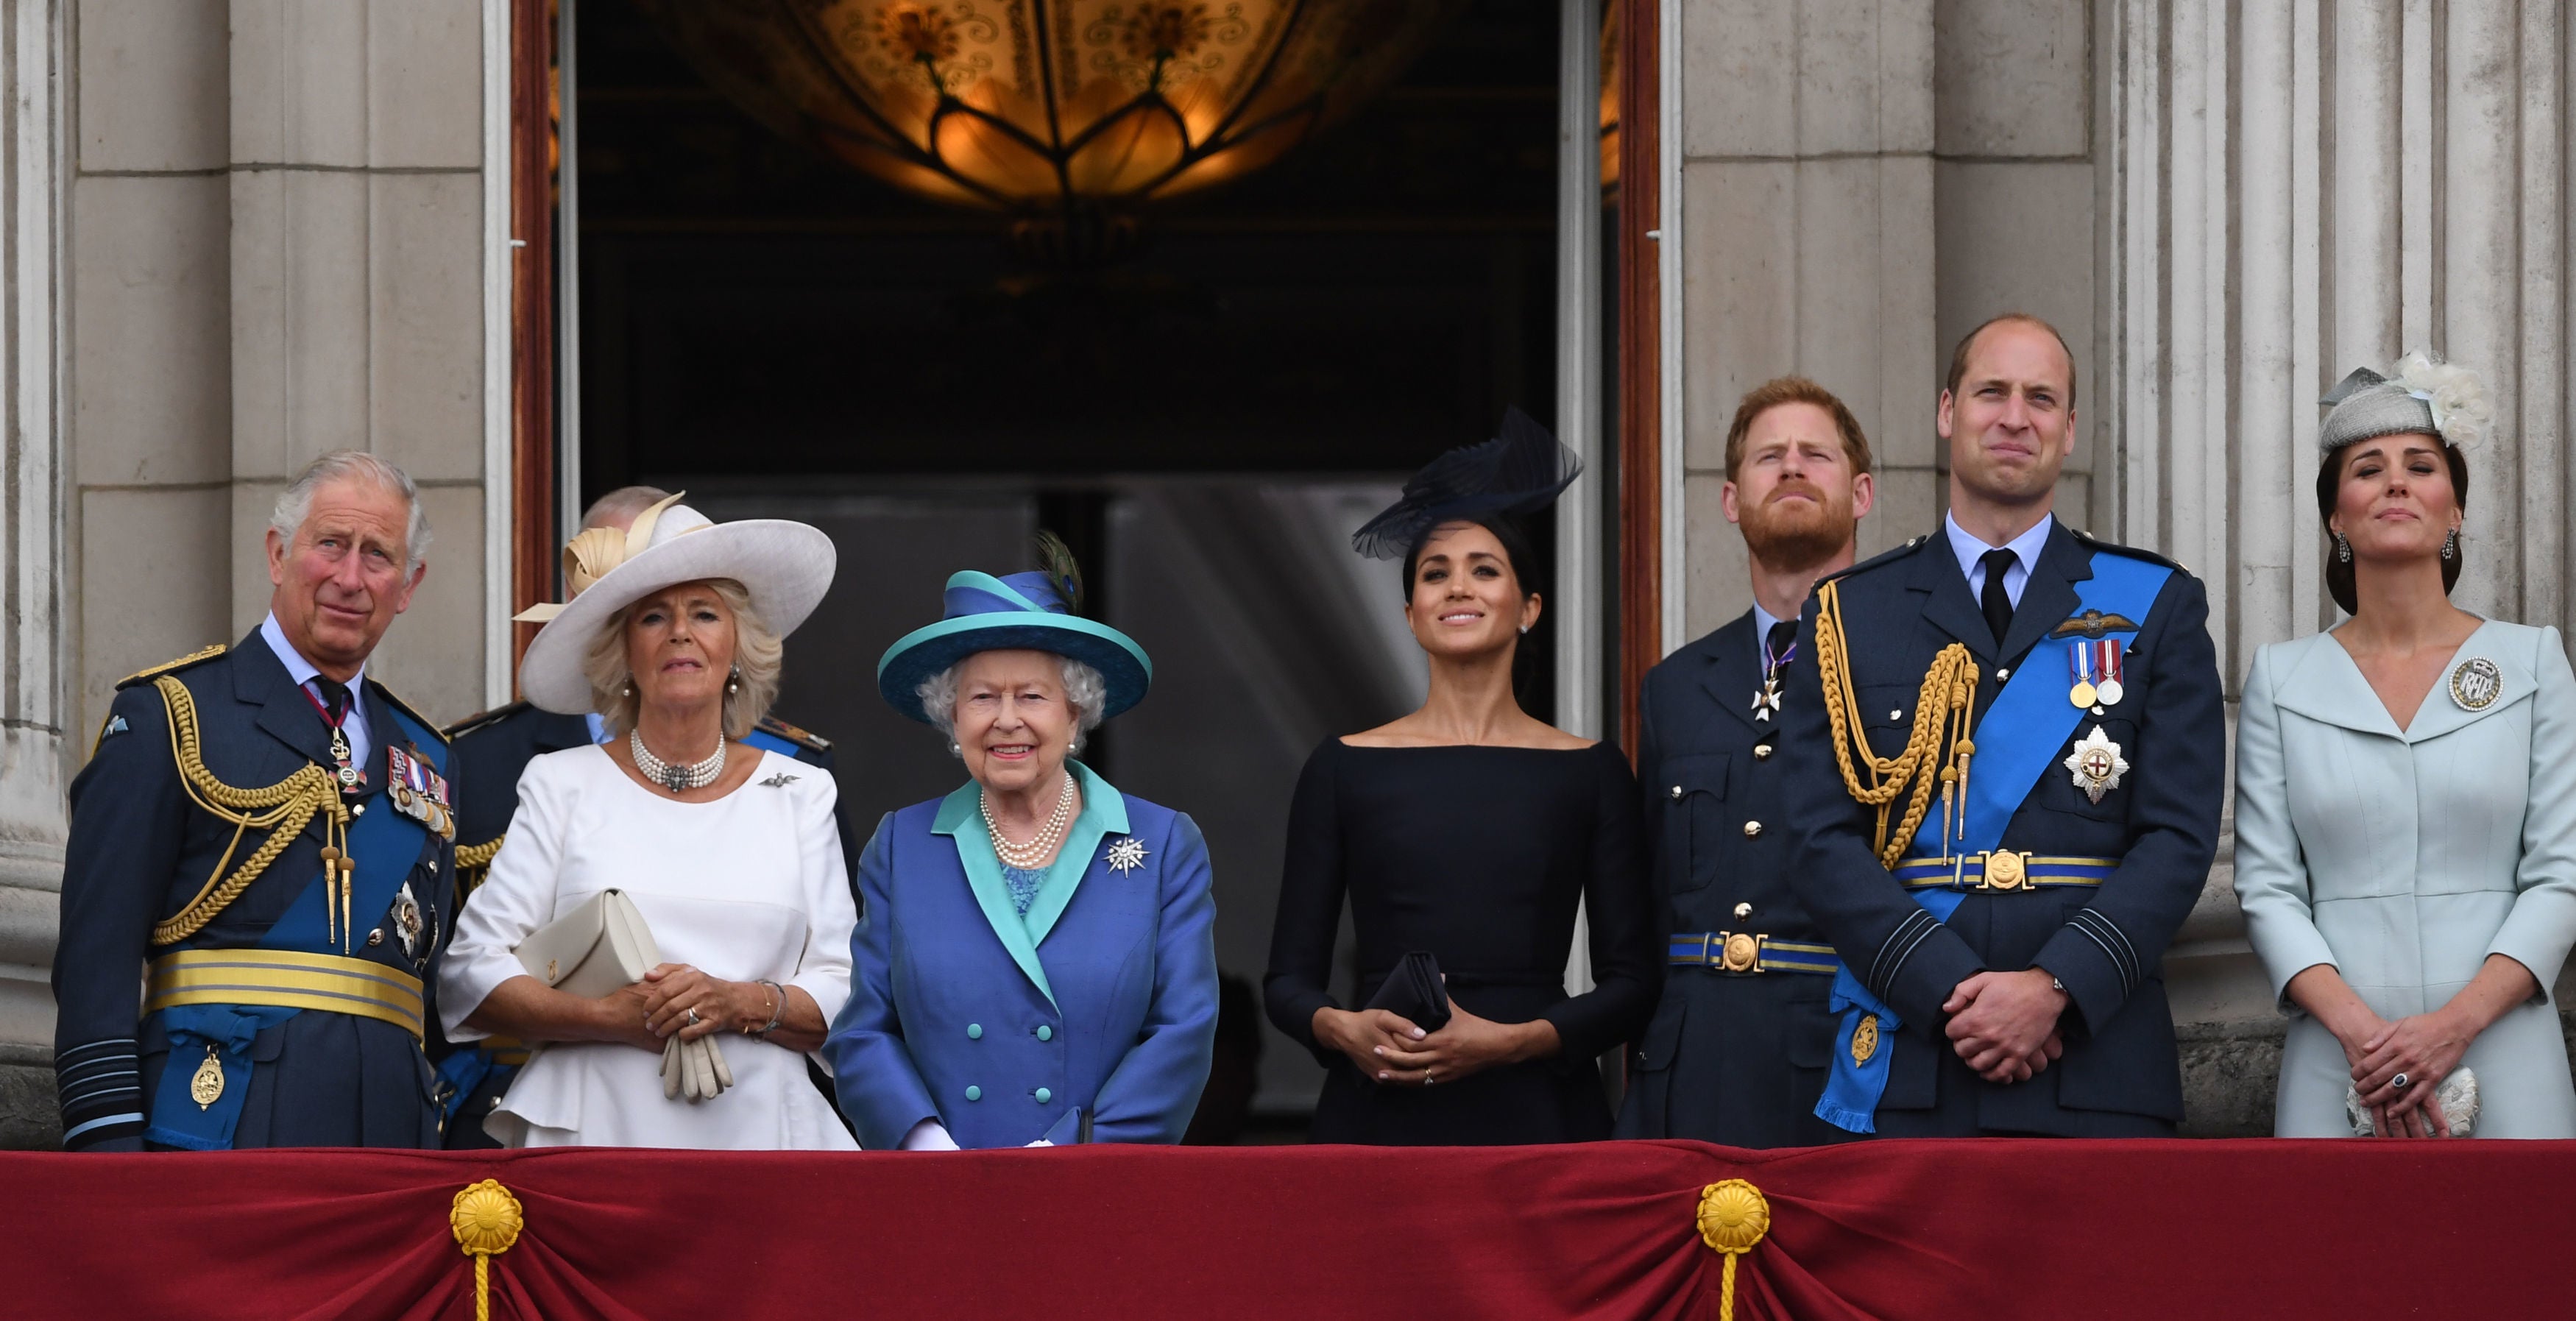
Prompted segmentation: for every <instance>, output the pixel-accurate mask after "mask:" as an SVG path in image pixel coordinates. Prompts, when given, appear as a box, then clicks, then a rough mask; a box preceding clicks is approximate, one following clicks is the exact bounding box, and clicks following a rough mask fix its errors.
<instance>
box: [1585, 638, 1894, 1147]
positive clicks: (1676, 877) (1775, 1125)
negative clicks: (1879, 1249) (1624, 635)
mask: <svg viewBox="0 0 2576 1321" xmlns="http://www.w3.org/2000/svg"><path fill="white" fill-rule="evenodd" d="M1806 664H1808V661H1807V659H1806V654H1805V653H1804V652H1801V653H1798V656H1797V658H1796V659H1795V660H1793V661H1792V662H1791V668H1792V669H1795V668H1797V667H1800V666H1804V665H1806ZM1784 686H1785V685H1784ZM1761 687H1762V640H1761V638H1760V637H1758V636H1757V635H1756V630H1755V624H1754V618H1753V612H1752V611H1750V610H1747V611H1745V612H1744V614H1743V615H1742V616H1740V617H1739V618H1737V619H1736V620H1735V622H1733V623H1731V624H1728V625H1726V626H1725V627H1723V628H1720V629H1718V630H1717V631H1715V632H1713V633H1710V634H1709V635H1708V636H1706V637H1704V638H1701V639H1700V640H1699V641H1697V642H1694V643H1691V644H1690V645H1689V646H1686V647H1684V648H1682V649H1681V650H1679V651H1676V652H1674V653H1673V654H1672V655H1671V656H1669V657H1666V658H1665V659H1664V661H1663V662H1662V663H1661V664H1659V665H1657V666H1655V667H1654V668H1653V669H1651V670H1648V671H1647V672H1646V680H1645V684H1644V686H1643V687H1642V688H1641V689H1640V691H1639V693H1638V699H1637V709H1638V723H1639V724H1640V725H1641V726H1642V730H1643V733H1642V736H1641V737H1640V739H1639V741H1638V745H1637V749H1638V750H1637V782H1638V784H1639V786H1640V787H1641V788H1642V789H1643V790H1644V792H1645V802H1646V838H1647V839H1648V841H1650V843H1651V845H1652V847H1653V849H1654V859H1655V861H1654V882H1655V895H1656V899H1657V902H1658V909H1657V913H1658V916H1657V920H1658V921H1659V922H1661V923H1662V924H1663V926H1662V932H1663V934H1664V935H1666V936H1673V935H1679V934H1698V933H1701V932H1718V931H1750V932H1756V933H1759V934H1762V935H1766V936H1769V937H1771V938H1772V939H1774V940H1789V941H1800V942H1806V943H1811V944H1822V943H1824V936H1823V934H1822V933H1821V932H1820V931H1819V930H1818V929H1817V927H1816V924H1815V922H1814V921H1813V920H1812V919H1810V918H1809V917H1808V916H1807V910H1806V909H1805V907H1803V906H1802V905H1801V904H1800V903H1799V901H1798V895H1797V891H1796V889H1795V888H1794V887H1792V886H1791V885H1790V883H1789V863H1790V840H1789V832H1788V831H1787V830H1785V829H1783V828H1782V826H1781V820H1782V816H1783V809H1784V807H1785V805H1786V801H1787V795H1786V792H1785V790H1786V788H1787V784H1788V768H1787V764H1786V763H1787V761H1788V759H1787V758H1786V757H1785V756H1782V755H1780V753H1781V749H1780V738H1781V733H1782V730H1781V723H1780V717H1779V716H1777V715H1774V716H1773V717H1772V718H1771V719H1769V720H1756V719H1754V712H1753V695H1754V693H1756V692H1757V691H1759V690H1760V689H1761ZM1739 905H1744V906H1749V911H1748V912H1747V914H1746V915H1745V916H1744V917H1742V918H1738V917H1737V916H1736V915H1735V914H1736V909H1737V907H1738V906H1739ZM1832 985H1833V979H1832V978H1830V977H1822V976H1816V975H1812V974H1806V973H1797V972H1783V971H1765V972H1757V973H1750V974H1739V973H1726V972H1720V971H1717V970H1714V969H1708V968H1697V967H1679V968H1672V969H1669V970H1667V973H1666V976H1665V977H1664V991H1663V999H1662V1001H1661V1003H1659V1004H1658V1005H1657V1006H1656V1007H1655V1017H1654V1020H1653V1021H1652V1022H1651V1023H1650V1024H1648V1026H1647V1028H1646V1033H1645V1036H1644V1037H1643V1038H1641V1039H1640V1041H1639V1044H1638V1048H1637V1052H1636V1054H1635V1056H1634V1057H1633V1058H1632V1059H1631V1061H1630V1063H1631V1064H1632V1066H1633V1068H1632V1070H1631V1073H1630V1076H1629V1081H1628V1095H1627V1099H1626V1101H1625V1102H1624V1103H1623V1104H1622V1106H1621V1108H1620V1112H1619V1136H1621V1137H1625V1138H1696V1139H1698V1140H1700V1141H1703V1142H1719V1143H1724V1144H1726V1145H1728V1146H1736V1147H1790V1146H1816V1145H1820V1144H1823V1143H1827V1142H1835V1141H1840V1140H1842V1139H1845V1138H1848V1137H1850V1136H1851V1135H1850V1134H1848V1133H1845V1132H1844V1131H1843V1130H1841V1129H1839V1128H1836V1127H1834V1126H1833V1125H1831V1124H1828V1123H1826V1122H1824V1121H1823V1120H1821V1119H1818V1118H1816V1116H1815V1113H1814V1112H1815V1108H1816V1099H1817V1097H1818V1096H1819V1095H1821V1094H1822V1092H1823V1091H1824V1086H1825V1076H1826V1065H1827V1063H1828V1062H1829V1061H1830V1059H1831V1058H1832V1052H1833V1049H1834V1020H1833V1017H1832V1016H1831V1015H1830V1014H1829V1013H1828V1012H1827V1011H1826V1008H1825V996H1826V993H1827V992H1828V991H1829V990H1830V989H1831V988H1832Z"/></svg>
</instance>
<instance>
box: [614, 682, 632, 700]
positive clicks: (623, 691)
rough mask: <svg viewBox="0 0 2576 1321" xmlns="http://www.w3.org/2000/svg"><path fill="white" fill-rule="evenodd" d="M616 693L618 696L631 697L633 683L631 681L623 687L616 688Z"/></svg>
mask: <svg viewBox="0 0 2576 1321" xmlns="http://www.w3.org/2000/svg"><path fill="white" fill-rule="evenodd" d="M617 695H618V696H620V697H633V696H634V695H635V685H634V684H632V683H629V684H627V685H626V686H625V687H623V688H620V689H618V690H617Z"/></svg>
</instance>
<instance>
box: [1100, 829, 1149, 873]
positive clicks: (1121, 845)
mask: <svg viewBox="0 0 2576 1321" xmlns="http://www.w3.org/2000/svg"><path fill="white" fill-rule="evenodd" d="M1105 861H1107V862H1108V864H1109V870H1111V871H1114V872H1122V873H1123V872H1131V871H1134V870H1136V869H1137V868H1139V867H1142V866H1144V865H1145V845H1144V842H1143V841H1141V840H1139V839H1137V838H1136V837H1135V836H1134V835H1121V836H1119V837H1118V840H1117V842H1115V843H1113V844H1111V845H1110V846H1109V856H1108V858H1107V859H1105Z"/></svg>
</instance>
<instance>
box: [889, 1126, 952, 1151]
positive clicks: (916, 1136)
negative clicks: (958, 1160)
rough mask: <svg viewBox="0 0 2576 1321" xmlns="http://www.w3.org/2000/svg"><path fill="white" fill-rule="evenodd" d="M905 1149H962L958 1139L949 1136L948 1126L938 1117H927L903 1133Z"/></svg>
mask: <svg viewBox="0 0 2576 1321" xmlns="http://www.w3.org/2000/svg"><path fill="white" fill-rule="evenodd" d="M903 1150H905V1151H962V1150H964V1148H962V1147H960V1146H958V1145H957V1139H955V1138H953V1137H950V1136H948V1126H947V1125H946V1124H943V1123H940V1122H939V1121H938V1120H936V1119H925V1120H922V1121H921V1122H920V1123H918V1124H915V1125H913V1126H912V1131H911V1132H909V1133H906V1134H904V1135H903Z"/></svg>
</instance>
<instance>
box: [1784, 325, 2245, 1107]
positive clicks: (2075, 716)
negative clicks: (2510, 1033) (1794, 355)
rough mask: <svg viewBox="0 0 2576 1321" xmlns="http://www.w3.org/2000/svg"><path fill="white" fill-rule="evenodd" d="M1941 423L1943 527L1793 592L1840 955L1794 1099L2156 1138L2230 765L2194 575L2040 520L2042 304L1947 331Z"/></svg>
mask: <svg viewBox="0 0 2576 1321" xmlns="http://www.w3.org/2000/svg"><path fill="white" fill-rule="evenodd" d="M1938 422H1939V430H1940V434H1941V436H1942V438H1943V439H1945V440H1947V441H1948V442H1949V445H1950V488H1949V494H1950V512H1949V514H1948V516H1947V517H1946V518H1945V519H1944V520H1943V525H1942V528H1941V530H1940V531H1939V532H1936V533H1934V534H1933V535H1931V536H1930V537H1928V538H1917V539H1916V540H1915V541H1914V543H1913V544H1911V545H1908V546H1906V547H1905V548H1903V549H1901V550H1897V551H1893V552H1890V553H1889V554H1886V555H1882V556H1880V557H1878V558H1876V559H1873V560H1871V561H1869V562H1867V563H1864V564H1862V565H1860V566H1859V567H1857V568H1854V569H1852V570H1850V571H1849V572H1847V573H1844V574H1842V575H1840V576H1839V577H1835V578H1828V579H1826V580H1824V581H1823V582H1821V583H1819V584H1818V586H1817V592H1816V596H1815V598H1814V599H1812V600H1811V601H1809V602H1808V604H1807V609H1806V613H1805V619H1804V623H1803V624H1802V626H1801V628H1800V632H1799V639H1798V645H1799V654H1800V656H1801V658H1802V661H1801V663H1800V664H1799V665H1798V666H1797V667H1796V668H1795V669H1794V670H1792V672H1791V677H1792V683H1791V685H1790V690H1789V697H1788V701H1787V702H1786V704H1785V709H1784V711H1783V712H1782V717H1781V719H1782V722H1783V723H1784V724H1785V725H1786V726H1787V728H1786V730H1785V731H1784V733H1783V736H1782V737H1783V740H1784V743H1785V754H1786V756H1787V757H1788V760H1789V766H1788V770H1789V772H1790V776H1791V784H1792V792H1791V794H1790V796H1789V803H1788V810H1787V816H1786V824H1787V825H1788V827H1789V833H1790V834H1791V836H1792V840H1793V862H1792V864H1791V874H1792V876H1794V877H1795V878H1796V884H1797V887H1798V894H1799V897H1800V898H1801V899H1802V900H1803V901H1804V902H1805V904H1806V907H1807V911H1808V912H1809V913H1811V914H1813V915H1814V916H1815V918H1816V920H1817V922H1818V923H1819V924H1820V925H1821V926H1822V928H1823V930H1824V933H1825V935H1826V937H1827V939H1828V940H1830V941H1831V943H1832V944H1833V946H1834V948H1835V949H1836V950H1837V951H1839V952H1840V954H1841V958H1842V963H1843V967H1842V970H1841V971H1840V972H1838V973H1837V974H1836V976H1835V980H1834V989H1833V992H1832V1000H1831V1003H1832V1005H1833V1008H1834V1009H1835V1011H1836V1012H1837V1013H1838V1014H1839V1015H1840V1024H1839V1028H1838V1032H1837V1036H1836V1039H1835V1050H1834V1057H1833V1073H1832V1076H1831V1077H1830V1078H1829V1079H1828V1081H1827V1084H1826V1088H1825V1096H1824V1098H1823V1099H1822V1100H1821V1101H1820V1102H1819V1103H1818V1105H1817V1113H1818V1115H1819V1116H1821V1117H1823V1118H1825V1119H1826V1120H1827V1121H1828V1122H1831V1123H1833V1124H1835V1125H1836V1126H1838V1127H1841V1128H1844V1129H1846V1130H1849V1131H1853V1132H1873V1131H1874V1132H1878V1133H1882V1134H1887V1135H1891V1136H1899V1137H1935V1136H1949V1137H1956V1136H1967V1135H1974V1134H2000V1133H2015V1134H2040V1135H2057V1136H2066V1137H2156V1136H2170V1135H2171V1134H2172V1133H2173V1132H2174V1129H2175V1124H2176V1122H2177V1121H2179V1120H2180V1119H2181V1117H2182V1078H2181V1069H2180V1066H2179V1061H2178V1057H2177V1052H2176V1049H2175V1045H2174V1030H2173V1015H2172V1011H2171V1009H2170V1008H2169V1007H2168V1006H2167V1004H2166V1001H2165V990H2164V981H2163V978H2162V976H2161V975H2160V972H2159V966H2160V965H2159V961H2160V960H2161V959H2162V958H2163V956H2164V951H2165V946H2166V944H2167V943H2168V942H2169V941H2171V940H2172V938H2173V935H2174V932H2175V931H2176V930H2177V929H2179V928H2180V927H2181V925H2182V922H2183V919H2184V917H2185V916H2187V915H2188V914H2189V913H2190V912H2191V908H2192V904H2193V902H2194V901H2195V900H2196V899H2197V898H2198V897H2199V895H2200V891H2201V887H2202V884H2203V882H2204V881H2205V880H2206V879H2207V877H2208V875H2209V865H2210V860H2211V857H2212V855H2213V854H2214V853H2215V852H2216V849H2217V843H2218V811H2219V798H2220V794H2221V793H2222V792H2223V791H2224V786H2225V784H2226V769H2227V763H2226V726H2225V723H2224V720H2223V717H2222V715H2221V713H2220V707H2219V680H2218V668H2217V662H2216V656H2215V651H2214V649H2213V648H2212V646H2211V643H2210V638H2209V629H2208V615H2209V607H2208V597H2207V594H2206V593H2205V592H2204V591H2203V589H2202V587H2201V584H2200V582H2199V580H2197V579H2195V578H2193V577H2192V576H2191V574H2190V573H2188V572H2186V571H2184V570H2183V569H2182V568H2181V567H2180V566H2178V565H2176V564H2174V563H2172V562H2171V561H2169V560H2164V559H2160V558H2158V557H2156V556H2153V555H2149V554H2147V553H2146V552H2143V551H2137V550H2131V549H2128V548H2126V547H2121V546H2113V545H2109V544H2106V543H2103V542H2099V541H2096V540H2093V539H2092V538H2090V537H2087V536H2085V535H2084V534H2082V533H2080V532H2076V531H2074V530H2072V529H2070V528H2068V527H2066V526H2065V525H2064V524H2063V523H2061V522H2059V521H2058V520H2057V519H2056V518H2055V517H2054V515H2053V513H2052V511H2051V504H2052V499H2053V496H2054V493H2055V491H2056V486H2057V477H2058V472H2059V469H2060V468H2061V467H2062V466H2063V464H2064V463H2065V461H2066V458H2067V456H2068V454H2070V453H2071V452H2072V451H2073V449H2074V445H2075V366H2074V360H2073V355H2072V354H2070V353H2069V352H2068V351H2067V349H2066V344H2065V340H2064V339H2063V338H2062V337H2061V336H2060V335H2058V333H2057V332H2056V331H2055V330H2054V329H2053V328H2051V327H2050V326H2049V325H2047V324H2046V323H2045V322H2042V321H2039V320H2038V319H2036V318H2033V317H2028V316H2020V315H2012V316H2004V317H1998V318H1996V319H1995V320H1993V321H1989V322H1987V323H1986V324H1985V325H1983V326H1980V327H1978V328H1977V329H1976V330H1975V331H1972V332H1970V333H1969V335H1968V336H1967V338H1965V339H1963V340H1962V341H1960V343H1959V346H1958V349H1957V351H1956V352H1955V353H1954V354H1953V355H1952V357H1951V361H1950V372H1949V377H1948V383H1947V386H1946V387H1945V388H1944V389H1943V390H1942V392H1941V399H1940V410H1939V414H1938ZM1810 656H1812V657H1813V658H1814V663H1813V664H1807V663H1805V662H1804V659H1803V658H1806V657H1810Z"/></svg>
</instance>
